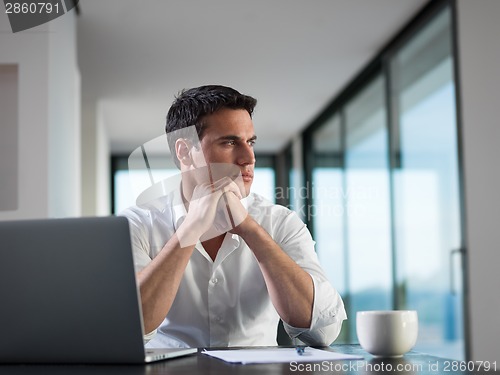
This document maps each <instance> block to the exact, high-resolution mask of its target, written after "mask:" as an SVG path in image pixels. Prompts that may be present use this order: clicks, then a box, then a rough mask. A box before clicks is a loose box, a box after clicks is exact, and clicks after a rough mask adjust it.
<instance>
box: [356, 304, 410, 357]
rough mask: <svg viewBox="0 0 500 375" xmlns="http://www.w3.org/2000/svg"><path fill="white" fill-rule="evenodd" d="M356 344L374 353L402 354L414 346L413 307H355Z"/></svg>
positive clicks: (383, 354) (379, 355) (388, 355)
mask: <svg viewBox="0 0 500 375" xmlns="http://www.w3.org/2000/svg"><path fill="white" fill-rule="evenodd" d="M356 333H357V335H358V340H359V344H360V345H361V347H362V348H363V349H365V350H366V351H367V352H368V353H370V354H372V355H374V356H376V357H401V356H403V354H405V353H406V352H408V351H410V350H411V348H413V347H414V346H415V343H416V341H417V336H418V315H417V312H416V311H414V310H379V311H358V313H357V315H356Z"/></svg>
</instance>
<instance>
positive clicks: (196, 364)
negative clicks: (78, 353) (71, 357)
mask: <svg viewBox="0 0 500 375" xmlns="http://www.w3.org/2000/svg"><path fill="white" fill-rule="evenodd" d="M326 349H327V350H333V351H338V352H342V353H348V354H359V355H361V356H363V358H364V360H357V361H335V362H326V363H324V362H316V363H309V364H306V363H300V364H298V363H297V364H295V366H294V365H293V364H290V363H269V364H255V365H236V364H229V363H226V362H223V361H221V360H219V359H215V358H211V357H209V356H207V355H204V354H201V350H198V353H197V354H192V355H189V356H186V357H180V358H174V359H170V360H166V361H161V362H157V363H155V364H148V365H131V366H114V365H103V366H93V365H82V366H79V365H71V366H66V365H0V375H7V374H8V375H38V374H43V375H52V374H54V375H101V374H102V375H150V374H151V375H152V374H154V375H156V374H158V375H163V374H166V375H176V374H182V375H189V374H193V375H194V374H227V375H233V374H252V375H267V374H297V373H306V374H360V375H375V374H377V375H382V374H390V373H393V374H404V375H438V374H474V372H467V371H465V372H462V371H453V370H454V369H453V367H452V365H453V362H452V361H448V360H446V359H443V358H438V357H433V356H430V355H426V354H420V353H415V352H410V353H407V354H406V355H405V356H404V357H403V358H399V359H377V358H374V357H373V356H371V355H370V354H368V353H366V352H365V351H364V350H362V349H361V348H360V347H359V345H333V346H331V347H330V348H326ZM299 366H300V367H299ZM339 366H343V367H339ZM397 369H402V371H399V372H398V371H397ZM299 370H303V371H299ZM475 373H476V374H477V373H483V372H475ZM492 374H493V372H492Z"/></svg>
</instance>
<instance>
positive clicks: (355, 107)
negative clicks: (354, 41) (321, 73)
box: [345, 76, 393, 338]
mask: <svg viewBox="0 0 500 375" xmlns="http://www.w3.org/2000/svg"><path fill="white" fill-rule="evenodd" d="M384 87H385V80H384V79H383V77H382V76H379V77H378V78H376V79H375V80H374V81H372V82H371V83H370V84H369V85H368V86H367V87H366V88H365V89H363V91H362V92H361V93H359V94H358V95H357V96H356V97H355V98H354V99H353V100H351V101H350V102H349V103H348V105H347V106H346V107H345V121H346V150H345V194H346V197H347V206H346V214H347V215H346V228H347V229H346V243H347V249H348V287H349V306H348V315H349V316H350V317H351V319H349V321H348V322H349V323H348V324H349V325H350V327H351V331H352V332H353V333H354V332H355V328H354V327H355V320H356V319H355V316H356V311H360V310H383V309H391V308H392V291H393V289H392V285H393V278H392V248H391V217H390V213H391V212H390V184H389V182H390V178H389V164H388V134H387V115H386V109H385V108H386V107H385V100H384V98H385V91H384ZM354 337H355V335H354V334H353V335H352V338H354Z"/></svg>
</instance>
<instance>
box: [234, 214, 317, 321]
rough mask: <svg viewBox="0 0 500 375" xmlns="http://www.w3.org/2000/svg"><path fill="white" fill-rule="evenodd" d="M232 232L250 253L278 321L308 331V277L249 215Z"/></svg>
mask: <svg viewBox="0 0 500 375" xmlns="http://www.w3.org/2000/svg"><path fill="white" fill-rule="evenodd" d="M235 233H237V234H238V235H240V236H241V237H242V238H243V239H244V240H245V242H246V243H247V245H248V246H249V247H250V249H252V251H253V252H254V254H255V257H256V258H257V261H258V262H259V266H260V268H261V270H262V274H263V276H264V280H265V282H266V285H267V288H268V290H269V295H270V297H271V300H272V302H273V304H274V307H275V308H276V310H277V311H278V314H279V315H280V317H281V319H283V321H285V322H286V323H288V324H289V325H291V326H294V327H297V328H309V326H310V325H311V319H312V308H313V302H314V285H313V282H312V279H311V276H310V275H309V274H308V273H307V272H305V271H304V270H303V269H302V268H300V266H299V265H298V264H297V263H295V261H294V260H293V259H292V258H290V257H289V256H288V254H286V253H285V252H284V251H283V250H282V249H281V248H280V247H279V245H278V244H277V243H276V242H274V240H273V239H272V238H271V236H270V235H269V234H268V233H267V232H266V231H265V229H264V228H262V227H261V226H260V225H259V224H258V223H257V222H255V220H253V219H252V218H251V217H250V216H248V217H247V218H246V219H245V221H244V222H243V223H242V224H241V225H240V226H239V227H237V228H236V230H235Z"/></svg>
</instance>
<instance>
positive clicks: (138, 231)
mask: <svg viewBox="0 0 500 375" xmlns="http://www.w3.org/2000/svg"><path fill="white" fill-rule="evenodd" d="M120 216H124V217H126V218H127V219H128V223H129V228H130V241H131V244H132V253H133V257H134V268H135V272H136V273H139V272H140V271H141V270H142V269H143V268H144V267H146V266H147V265H148V264H149V263H150V262H151V259H152V257H151V255H150V241H149V237H150V235H149V231H148V226H147V222H148V217H145V216H147V213H144V212H142V211H140V210H138V209H136V208H128V209H126V210H124V211H123V212H121V213H120Z"/></svg>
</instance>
